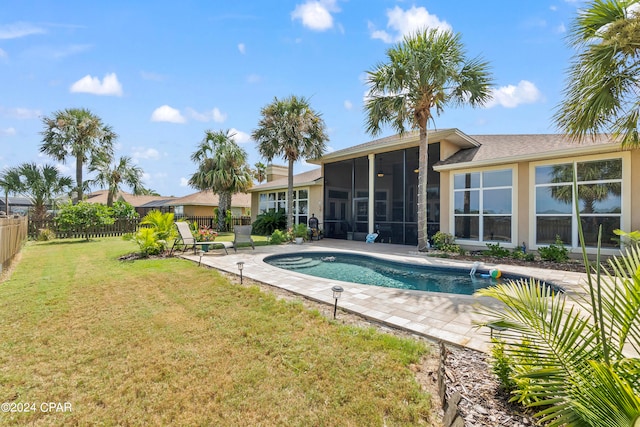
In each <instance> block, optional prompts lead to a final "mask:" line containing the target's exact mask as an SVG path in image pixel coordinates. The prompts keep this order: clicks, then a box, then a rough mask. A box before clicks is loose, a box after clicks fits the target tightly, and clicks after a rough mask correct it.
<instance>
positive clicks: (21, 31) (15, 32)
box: [0, 22, 46, 40]
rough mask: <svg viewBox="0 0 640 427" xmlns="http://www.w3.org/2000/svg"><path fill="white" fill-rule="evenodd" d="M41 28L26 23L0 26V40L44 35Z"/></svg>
mask: <svg viewBox="0 0 640 427" xmlns="http://www.w3.org/2000/svg"><path fill="white" fill-rule="evenodd" d="M44 33H46V31H45V30H44V29H43V28H40V27H37V26H35V25H33V24H29V23H28V22H16V23H14V24H7V25H0V40H7V39H17V38H20V37H26V36H30V35H32V34H44Z"/></svg>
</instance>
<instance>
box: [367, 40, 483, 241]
mask: <svg viewBox="0 0 640 427" xmlns="http://www.w3.org/2000/svg"><path fill="white" fill-rule="evenodd" d="M387 57H388V59H389V62H388V63H383V64H378V65H377V66H376V68H375V69H374V70H373V71H368V72H367V74H368V76H367V83H368V85H369V96H368V99H367V101H366V103H365V110H366V112H367V118H366V126H367V132H369V133H370V134H372V135H373V136H375V135H378V134H380V132H381V131H382V125H390V126H391V127H392V128H393V129H394V130H395V131H397V132H398V133H399V134H403V133H404V132H405V125H407V124H408V126H409V127H410V128H412V129H419V130H420V139H419V141H420V142H419V143H420V150H419V162H420V166H419V172H418V248H419V249H420V250H424V249H425V248H426V246H427V239H428V235H427V167H428V150H427V144H428V140H427V126H428V123H429V121H430V120H431V121H433V120H434V109H435V114H437V115H439V114H440V113H441V112H442V111H443V109H444V107H445V106H446V105H448V104H453V105H463V104H469V105H471V106H472V107H477V106H481V105H483V104H484V103H485V102H486V101H488V100H489V99H490V98H491V86H492V84H493V83H492V77H491V74H490V73H489V68H488V64H487V63H486V62H484V61H483V60H481V59H480V58H474V59H468V58H467V57H466V55H465V52H464V48H463V45H462V42H461V40H460V35H459V34H454V33H452V32H450V31H439V30H437V29H426V30H424V31H420V32H417V33H415V34H413V35H410V36H406V37H405V38H404V40H403V41H402V42H400V43H399V44H398V45H396V46H394V47H392V48H390V49H389V50H388V51H387Z"/></svg>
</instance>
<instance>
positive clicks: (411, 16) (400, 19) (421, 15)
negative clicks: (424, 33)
mask: <svg viewBox="0 0 640 427" xmlns="http://www.w3.org/2000/svg"><path fill="white" fill-rule="evenodd" d="M425 28H438V29H439V30H440V31H450V30H451V25H449V24H448V23H447V22H446V21H441V20H440V19H439V18H438V17H437V16H436V15H432V14H430V13H429V12H428V11H427V9H425V8H424V7H415V6H412V7H411V9H407V10H402V9H401V8H400V7H399V6H396V7H394V8H393V9H388V10H387V29H390V30H391V32H388V31H385V30H378V29H376V27H375V25H373V24H372V23H369V31H370V32H371V38H372V39H380V40H382V41H383V42H385V43H393V42H397V41H400V40H402V38H403V37H404V36H406V35H410V34H414V33H415V32H416V31H420V30H424V29H425Z"/></svg>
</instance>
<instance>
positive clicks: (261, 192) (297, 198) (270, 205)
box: [250, 165, 323, 229]
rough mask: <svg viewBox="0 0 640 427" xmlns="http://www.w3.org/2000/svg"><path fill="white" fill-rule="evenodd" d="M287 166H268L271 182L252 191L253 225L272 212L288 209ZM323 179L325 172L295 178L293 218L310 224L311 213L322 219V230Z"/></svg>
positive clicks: (317, 171) (298, 175)
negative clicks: (258, 218) (257, 219)
mask: <svg viewBox="0 0 640 427" xmlns="http://www.w3.org/2000/svg"><path fill="white" fill-rule="evenodd" d="M287 170H288V169H287V167H286V166H278V165H268V166H267V182H266V183H264V184H258V185H254V186H253V187H252V188H251V190H250V193H251V214H252V218H251V220H252V222H253V221H254V220H255V219H256V216H257V215H259V214H260V213H262V212H266V211H269V210H276V209H283V210H285V211H286V208H287V191H288V186H289V184H288V180H287ZM322 184H323V180H322V174H321V169H320V168H317V169H313V170H311V171H308V172H304V173H300V174H297V175H294V177H293V219H294V222H295V223H296V224H307V222H308V220H309V218H310V217H311V214H315V216H316V217H317V218H318V219H319V220H320V228H321V229H322V212H323V209H322V207H323V203H322V198H323V190H322V189H323V185H322Z"/></svg>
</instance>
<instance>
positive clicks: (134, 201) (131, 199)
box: [86, 190, 176, 218]
mask: <svg viewBox="0 0 640 427" xmlns="http://www.w3.org/2000/svg"><path fill="white" fill-rule="evenodd" d="M107 197H108V191H107V190H98V191H94V192H93V193H91V194H88V195H87V198H86V201H87V202H89V203H101V204H103V205H106V204H107ZM175 199H176V198H175V197H165V196H148V195H141V196H137V195H135V194H131V193H126V192H124V191H120V192H118V194H117V195H116V197H115V198H114V202H115V201H118V200H120V201H124V202H127V203H129V204H130V205H132V206H133V207H134V208H135V210H136V212H137V213H138V215H140V217H141V218H142V217H144V216H145V215H146V214H148V213H149V212H150V211H152V210H159V211H160V212H173V206H172V205H170V204H169V202H171V201H173V200H175Z"/></svg>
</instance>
